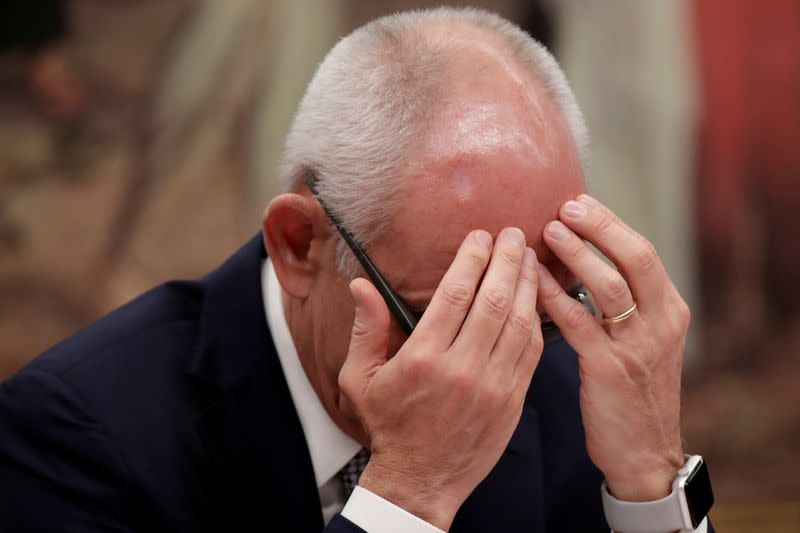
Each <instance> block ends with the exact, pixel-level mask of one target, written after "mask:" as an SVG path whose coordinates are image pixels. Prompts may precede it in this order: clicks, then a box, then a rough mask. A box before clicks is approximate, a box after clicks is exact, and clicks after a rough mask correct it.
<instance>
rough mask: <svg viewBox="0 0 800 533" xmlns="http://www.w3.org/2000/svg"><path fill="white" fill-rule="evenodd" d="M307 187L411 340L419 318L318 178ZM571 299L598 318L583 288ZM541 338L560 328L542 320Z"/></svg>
mask: <svg viewBox="0 0 800 533" xmlns="http://www.w3.org/2000/svg"><path fill="white" fill-rule="evenodd" d="M305 184H306V186H307V187H308V188H309V190H310V191H311V192H312V193H313V194H314V197H315V198H316V199H317V201H318V202H319V203H320V205H321V206H322V209H324V210H325V213H326V214H327V215H328V218H329V219H330V221H331V222H332V223H333V225H334V227H335V228H336V231H338V232H339V235H341V237H342V239H344V241H345V242H346V243H347V245H348V246H349V247H350V250H351V251H352V252H353V254H354V255H355V256H356V259H358V262H359V263H361V266H362V267H363V268H364V270H365V271H366V272H367V275H368V276H369V279H370V280H372V283H373V285H375V287H376V288H377V289H378V292H379V293H380V294H381V296H382V297H383V299H384V301H385V302H386V305H387V306H388V307H389V311H390V312H391V313H392V316H394V319H395V320H396V321H397V323H398V324H400V327H401V328H402V329H403V331H404V332H405V334H406V335H409V336H410V335H411V333H413V332H414V328H415V327H416V326H417V322H419V318H418V317H417V316H416V314H415V313H414V312H412V311H411V310H410V309H409V308H408V305H406V303H405V302H404V301H403V299H402V298H400V296H399V295H398V294H397V293H396V292H395V291H394V289H392V287H391V285H389V282H388V281H386V278H384V277H383V274H381V273H380V271H379V270H378V268H377V267H376V266H375V264H374V263H373V262H372V260H371V259H370V257H369V256H368V255H367V252H366V251H364V248H362V247H361V245H360V244H359V243H358V241H357V240H356V239H355V237H354V236H353V234H352V233H350V230H348V229H347V227H345V225H344V223H343V222H342V221H341V220H340V219H339V217H337V216H336V214H335V213H333V211H331V210H330V209H329V208H328V206H327V205H326V204H325V202H324V201H323V200H322V197H321V196H320V194H319V190H318V189H317V177H316V175H314V173H313V172H310V171H307V172H306V179H305ZM570 296H572V297H573V298H575V299H576V300H578V301H579V302H581V303H582V304H583V305H585V306H586V307H587V308H588V309H589V311H591V312H592V314H593V315H595V316H596V314H597V313H596V310H595V308H594V305H593V304H592V301H591V298H590V297H589V294H588V293H587V292H586V289H585V288H584V287H583V286H578V287H576V288H575V289H574V290H572V291H570ZM542 337H543V340H544V343H545V344H549V343H550V342H553V341H555V340H558V339H561V338H563V337H562V335H561V331H560V330H559V329H558V326H557V325H556V324H555V322H553V321H552V320H550V319H549V318H548V317H547V316H546V315H545V316H543V317H542Z"/></svg>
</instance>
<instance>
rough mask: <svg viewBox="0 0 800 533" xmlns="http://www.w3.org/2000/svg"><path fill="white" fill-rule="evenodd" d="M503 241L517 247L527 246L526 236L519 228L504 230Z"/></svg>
mask: <svg viewBox="0 0 800 533" xmlns="http://www.w3.org/2000/svg"><path fill="white" fill-rule="evenodd" d="M503 239H506V240H508V242H510V243H513V244H516V245H517V246H525V234H524V233H522V230H521V229H519V228H506V229H505V230H503Z"/></svg>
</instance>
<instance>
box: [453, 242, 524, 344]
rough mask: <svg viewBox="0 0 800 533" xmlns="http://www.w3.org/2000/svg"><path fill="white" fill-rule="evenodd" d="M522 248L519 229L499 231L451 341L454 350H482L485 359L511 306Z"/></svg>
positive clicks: (520, 262) (522, 243)
mask: <svg viewBox="0 0 800 533" xmlns="http://www.w3.org/2000/svg"><path fill="white" fill-rule="evenodd" d="M524 249H525V235H524V234H523V233H522V230H520V229H518V228H505V229H504V230H503V231H501V232H500V235H499V236H498V237H497V242H496V243H495V246H494V251H493V252H492V259H491V261H490V262H489V268H488V269H487V270H486V275H485V276H484V277H483V281H482V282H481V286H480V288H479V289H478V294H477V295H476V296H475V301H474V302H473V303H472V307H471V308H470V310H469V313H468V314H467V318H466V320H465V321H464V326H463V327H462V328H461V331H460V332H459V334H458V337H457V338H456V340H455V341H454V342H453V348H454V349H455V350H456V352H457V353H461V354H463V353H471V354H475V355H477V354H484V355H485V356H486V358H487V359H488V357H489V354H490V353H491V351H492V348H493V347H494V344H495V342H497V338H498V337H499V335H500V331H501V330H502V329H503V324H505V322H506V318H507V317H508V313H509V311H510V310H511V304H512V302H513V300H514V292H515V290H516V287H517V278H519V269H520V266H521V264H522V254H523V251H524Z"/></svg>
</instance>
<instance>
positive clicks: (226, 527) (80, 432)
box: [0, 235, 608, 533]
mask: <svg viewBox="0 0 800 533" xmlns="http://www.w3.org/2000/svg"><path fill="white" fill-rule="evenodd" d="M265 257H266V254H265V252H264V247H263V245H262V242H261V236H260V235H259V236H257V237H256V238H254V239H253V240H252V241H251V242H250V243H248V244H246V245H245V246H244V247H243V248H242V249H241V250H239V251H238V252H237V253H236V254H235V255H234V256H232V257H231V258H230V259H229V260H228V261H227V262H226V263H225V264H224V265H222V266H221V267H220V268H219V269H218V270H217V271H215V272H213V273H212V274H210V275H208V276H207V277H205V278H203V279H201V280H198V281H192V282H171V283H167V284H165V285H162V286H159V287H157V288H155V289H153V290H151V291H149V292H147V293H146V294H144V295H142V296H140V297H139V298H137V299H135V300H134V301H132V302H131V303H129V304H127V305H125V306H124V307H122V308H120V309H118V310H116V311H114V312H113V313H111V314H110V315H108V316H107V317H105V318H103V319H102V320H100V321H99V322H97V323H95V324H94V325H92V326H90V327H89V328H87V329H85V330H83V331H81V332H79V333H78V334H76V335H75V336H73V337H71V338H70V339H67V340H66V341H64V342H62V343H61V344H59V345H58V346H56V347H55V348H53V349H51V350H50V351H48V352H46V353H45V354H43V355H41V356H40V357H38V358H37V359H35V360H34V361H33V362H31V363H30V364H29V365H28V366H27V367H25V368H24V369H22V370H21V371H20V372H19V373H17V374H16V375H15V376H13V377H11V378H9V379H7V380H6V381H5V382H3V383H0V531H3V532H28V531H48V532H52V531H69V532H73V533H78V532H96V531H115V532H130V531H143V532H158V531H170V532H183V531H186V532H188V531H230V532H234V531H253V532H255V531H258V532H265V531H276V532H284V531H286V532H303V533H305V532H308V533H311V532H319V531H323V530H324V531H326V532H328V533H334V532H347V533H352V532H359V531H361V529H360V528H358V527H357V526H355V525H353V524H352V523H350V522H349V521H347V520H346V519H344V518H343V517H341V516H340V515H337V516H336V517H335V518H334V520H333V521H332V522H331V523H330V524H329V525H328V526H327V527H325V526H324V524H323V519H322V513H321V510H320V502H319V497H318V493H317V487H316V483H315V478H314V472H313V470H312V465H311V459H310V456H309V452H308V448H307V446H306V442H305V438H304V436H303V431H302V428H301V426H300V422H299V420H298V417H297V413H296V412H295V408H294V405H293V403H292V399H291V397H290V395H289V389H288V388H287V385H286V382H285V380H284V376H283V373H282V370H281V366H280V363H279V360H278V357H277V354H276V351H275V347H274V345H273V342H272V339H271V338H270V333H269V330H268V329H267V322H266V318H265V315H264V304H263V301H262V296H261V288H260V283H261V280H260V271H261V264H262V261H263V260H264V259H265ZM601 482H602V475H601V473H600V472H599V471H598V470H597V469H596V468H595V467H594V465H593V464H592V463H591V461H590V460H589V457H588V455H587V453H586V449H585V444H584V434H583V426H582V424H581V418H580V409H579V406H578V369H577V357H576V354H575V352H574V351H573V350H572V349H571V348H570V347H569V346H568V345H567V344H566V343H565V342H564V341H563V340H561V341H556V342H554V343H552V344H550V345H548V346H547V347H546V348H545V351H544V353H543V355H542V358H541V362H540V364H539V367H538V369H537V370H536V374H535V375H534V378H533V382H532V384H531V387H530V392H529V393H528V397H527V398H526V401H525V407H524V409H523V412H522V418H521V420H520V422H519V426H518V427H517V429H516V432H515V433H514V435H513V437H512V438H511V441H510V442H509V444H508V448H507V449H506V451H505V452H504V453H503V455H502V457H501V458H500V461H499V463H498V464H497V466H496V467H495V468H494V470H492V472H491V473H490V474H489V476H488V477H487V478H486V479H485V480H484V481H483V482H482V483H481V484H480V485H479V486H478V487H477V488H476V489H475V491H474V492H473V493H472V495H471V496H470V497H469V499H468V500H467V501H466V502H465V503H464V505H463V506H462V508H461V510H460V511H459V513H458V515H457V516H456V519H455V522H454V523H453V526H452V529H451V531H452V532H454V533H469V532H487V531H502V532H545V531H550V532H555V531H558V532H576V533H577V532H580V533H586V532H597V533H600V532H602V533H608V526H607V525H606V522H605V518H604V516H603V511H602V504H601V499H600V484H601Z"/></svg>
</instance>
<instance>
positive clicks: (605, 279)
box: [544, 220, 633, 316]
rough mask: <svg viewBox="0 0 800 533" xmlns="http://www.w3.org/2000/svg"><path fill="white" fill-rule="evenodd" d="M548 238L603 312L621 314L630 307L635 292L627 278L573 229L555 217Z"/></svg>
mask: <svg viewBox="0 0 800 533" xmlns="http://www.w3.org/2000/svg"><path fill="white" fill-rule="evenodd" d="M544 240H545V243H546V244H547V246H548V247H549V248H550V250H551V251H552V252H553V253H554V254H555V255H556V257H558V258H559V259H560V260H561V262H562V263H564V266H565V267H567V269H569V271H570V272H572V273H573V274H575V276H577V277H578V279H579V280H581V282H582V283H583V284H584V285H585V286H586V288H588V289H589V291H590V292H591V293H592V298H593V299H594V303H595V305H597V307H598V308H599V309H600V310H601V311H602V312H603V315H605V316H617V315H620V314H622V313H624V312H625V311H626V310H628V309H630V307H631V306H632V305H633V295H632V294H631V290H630V288H629V287H628V283H627V282H626V281H625V278H623V277H622V274H620V273H619V272H617V270H616V269H614V268H612V267H611V266H609V265H608V264H607V263H606V262H605V261H603V260H602V259H600V257H599V256H598V255H597V254H595V253H594V252H593V251H592V250H591V249H590V248H589V247H588V246H587V245H586V243H585V242H583V240H582V239H581V238H580V237H578V236H577V235H576V234H575V233H573V232H572V230H570V229H569V228H568V227H567V226H565V225H564V224H563V223H561V222H560V221H558V220H555V221H553V222H550V223H549V224H548V225H547V226H546V227H545V231H544Z"/></svg>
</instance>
